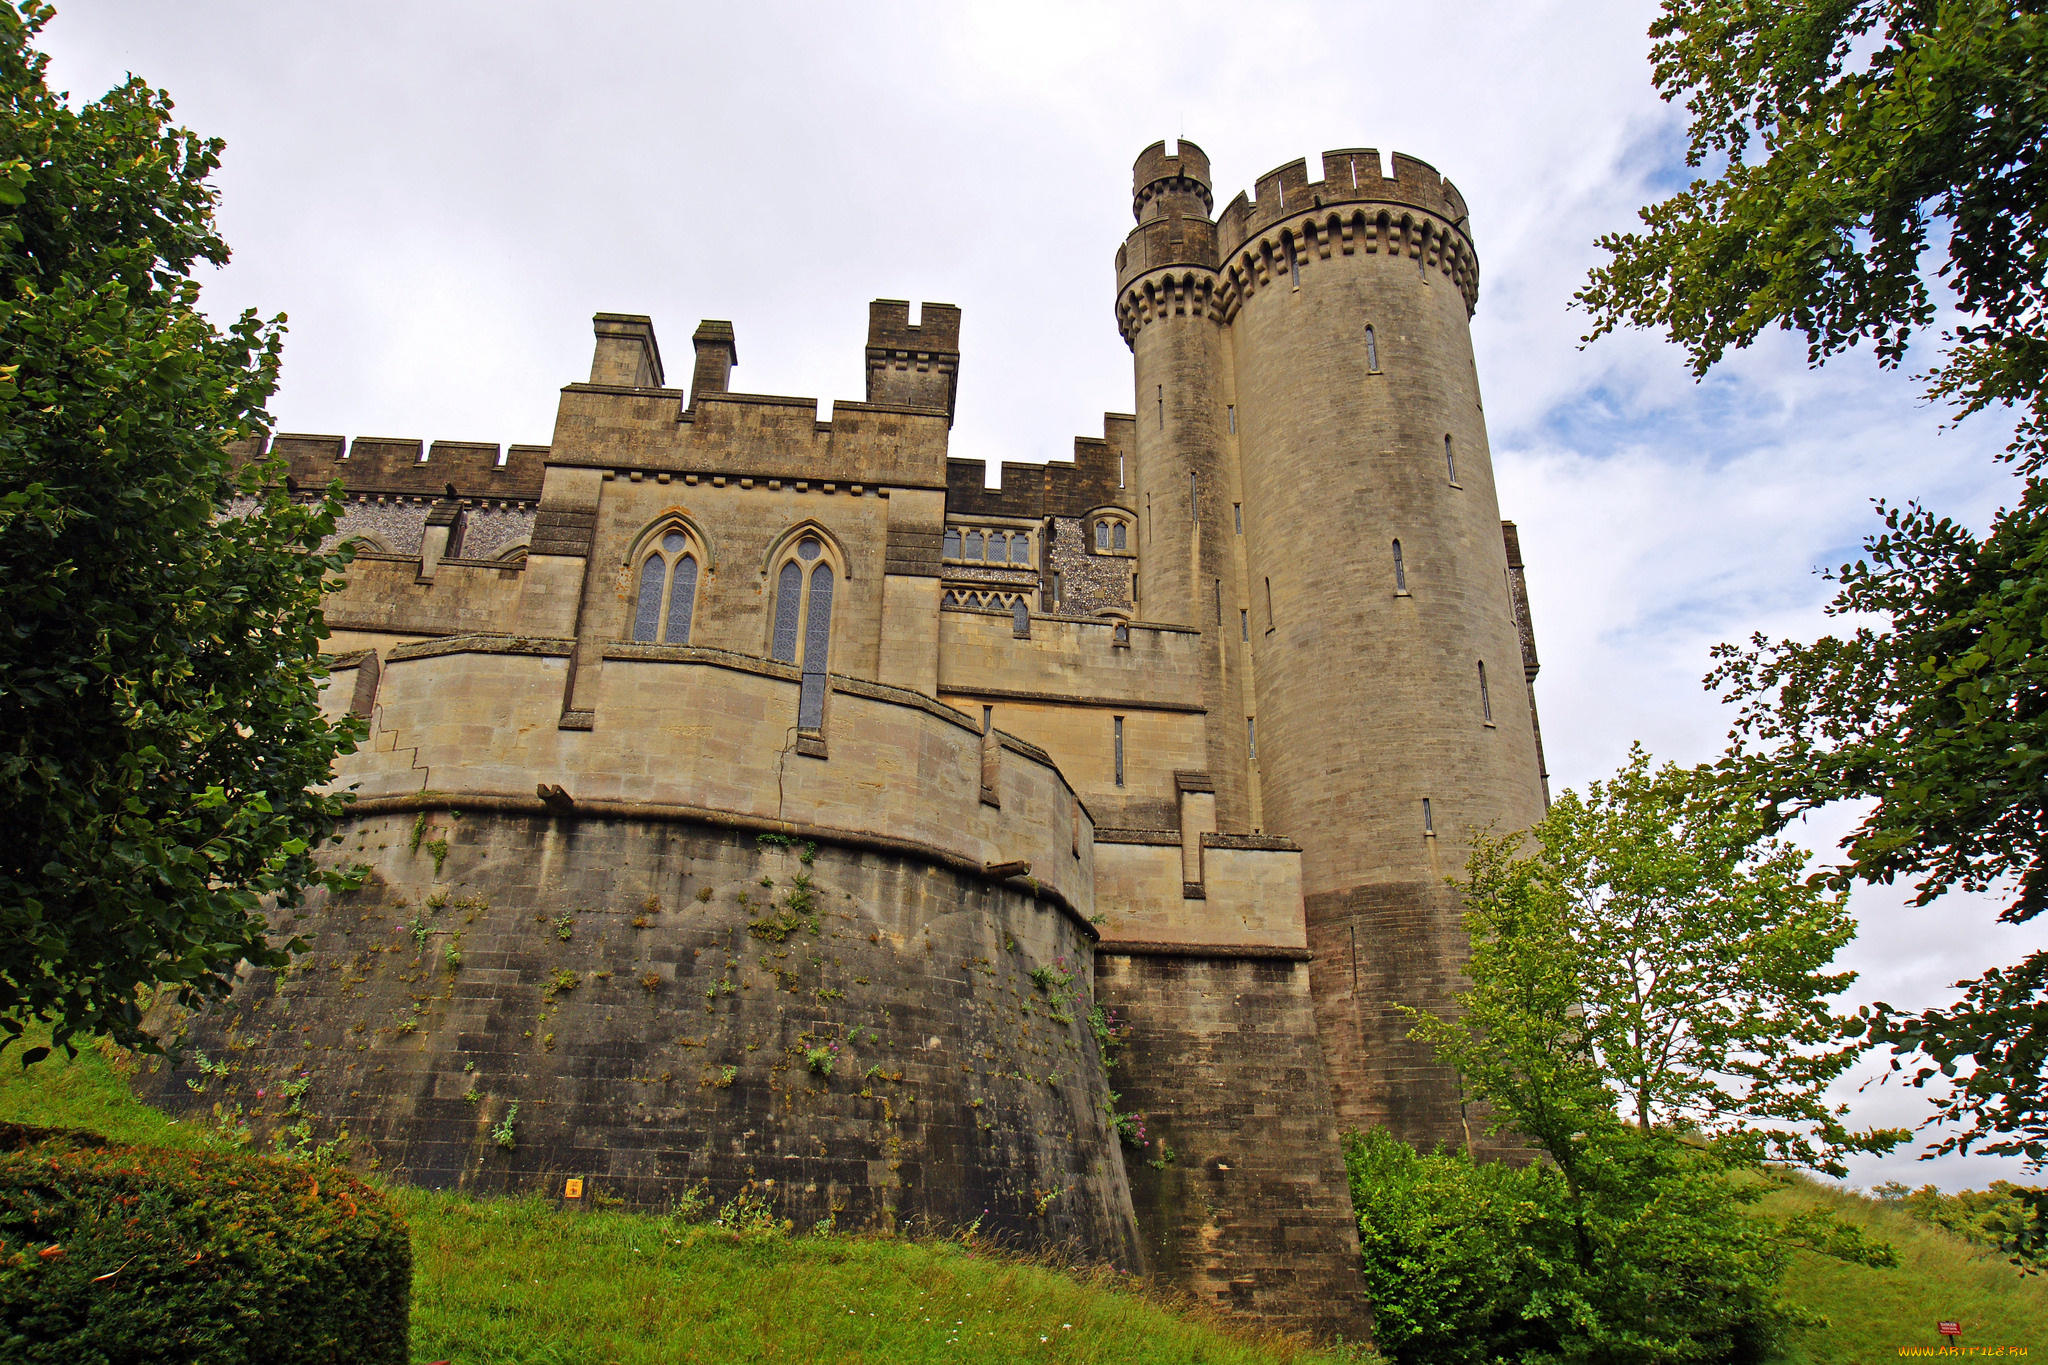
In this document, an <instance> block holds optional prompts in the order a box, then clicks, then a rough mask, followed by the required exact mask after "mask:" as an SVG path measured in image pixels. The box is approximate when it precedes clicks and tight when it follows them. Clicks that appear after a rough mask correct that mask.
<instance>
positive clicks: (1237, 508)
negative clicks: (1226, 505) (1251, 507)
mask: <svg viewBox="0 0 2048 1365" xmlns="http://www.w3.org/2000/svg"><path fill="white" fill-rule="evenodd" d="M1230 515H1231V517H1232V519H1233V520H1235V521H1236V522H1237V533H1238V534H1239V535H1243V534H1244V504H1243V503H1241V502H1233V503H1232V504H1230Z"/></svg>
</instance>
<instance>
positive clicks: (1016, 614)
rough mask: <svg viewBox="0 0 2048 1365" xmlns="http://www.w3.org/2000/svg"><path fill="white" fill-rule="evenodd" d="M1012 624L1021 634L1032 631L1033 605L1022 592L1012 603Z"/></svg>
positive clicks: (1027, 633)
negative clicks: (1025, 598)
mask: <svg viewBox="0 0 2048 1365" xmlns="http://www.w3.org/2000/svg"><path fill="white" fill-rule="evenodd" d="M1010 624H1011V625H1012V626H1013V627H1015V628H1016V631H1017V633H1018V634H1019V635H1029V634H1030V633H1031V606H1030V604H1029V603H1028V602H1026V601H1025V600H1024V597H1023V594H1021V593H1020V594H1018V595H1017V597H1016V599H1015V600H1013V601H1012V602H1011V603H1010Z"/></svg>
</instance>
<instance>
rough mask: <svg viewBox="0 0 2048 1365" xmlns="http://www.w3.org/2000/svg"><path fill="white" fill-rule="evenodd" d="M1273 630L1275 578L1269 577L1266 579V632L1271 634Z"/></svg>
mask: <svg viewBox="0 0 2048 1365" xmlns="http://www.w3.org/2000/svg"><path fill="white" fill-rule="evenodd" d="M1272 630H1273V580H1272V579H1270V578H1269V579H1267V580H1266V632H1267V633H1268V634H1271V633H1272Z"/></svg>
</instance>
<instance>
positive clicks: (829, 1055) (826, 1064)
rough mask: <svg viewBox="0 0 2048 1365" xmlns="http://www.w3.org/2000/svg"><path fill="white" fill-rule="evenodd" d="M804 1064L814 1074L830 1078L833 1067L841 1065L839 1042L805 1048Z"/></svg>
mask: <svg viewBox="0 0 2048 1365" xmlns="http://www.w3.org/2000/svg"><path fill="white" fill-rule="evenodd" d="M804 1065H805V1066H806V1067H808V1068H809V1069H810V1071H811V1073H812V1074H813V1075H816V1076H824V1077H826V1078H827V1079H830V1077H831V1075H832V1069H833V1068H834V1067H836V1066H838V1065H839V1044H838V1043H837V1042H836V1041H833V1042H827V1043H822V1044H820V1045H819V1046H817V1047H807V1048H805V1049H804Z"/></svg>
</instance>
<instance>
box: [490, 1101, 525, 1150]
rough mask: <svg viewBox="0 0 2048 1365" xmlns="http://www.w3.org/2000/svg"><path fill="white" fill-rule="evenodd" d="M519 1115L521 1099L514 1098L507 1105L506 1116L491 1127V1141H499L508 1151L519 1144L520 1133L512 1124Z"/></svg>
mask: <svg viewBox="0 0 2048 1365" xmlns="http://www.w3.org/2000/svg"><path fill="white" fill-rule="evenodd" d="M518 1117H519V1101H518V1100H514V1101H512V1103H511V1104H509V1105H507V1106H506V1107H505V1117H504V1118H502V1119H500V1120H498V1122H497V1123H496V1124H495V1125H493V1127H492V1128H491V1141H493V1142H495V1143H497V1144H498V1145H499V1146H500V1147H502V1148H504V1149H505V1150H506V1151H508V1152H509V1151H511V1150H512V1149H513V1148H515V1147H517V1146H518V1145H519V1138H518V1135H517V1134H516V1133H514V1132H513V1129H512V1125H513V1123H514V1121H515V1120H517V1119H518Z"/></svg>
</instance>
